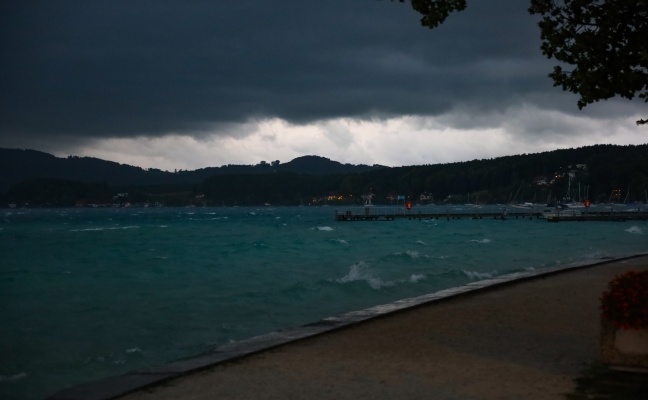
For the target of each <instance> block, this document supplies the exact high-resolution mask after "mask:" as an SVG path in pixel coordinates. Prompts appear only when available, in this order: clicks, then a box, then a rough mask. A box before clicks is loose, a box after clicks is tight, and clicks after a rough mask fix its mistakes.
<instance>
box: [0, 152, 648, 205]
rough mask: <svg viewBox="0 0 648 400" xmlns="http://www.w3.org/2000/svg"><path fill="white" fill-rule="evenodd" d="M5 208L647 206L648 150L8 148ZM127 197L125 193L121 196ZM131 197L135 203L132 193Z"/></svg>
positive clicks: (1, 199)
mask: <svg viewBox="0 0 648 400" xmlns="http://www.w3.org/2000/svg"><path fill="white" fill-rule="evenodd" d="M0 182H2V185H3V187H4V188H5V190H4V192H0V206H6V205H7V204H9V203H12V204H19V205H25V204H29V206H32V207H34V206H35V207H38V206H72V205H75V204H76V205H83V204H94V203H100V204H109V203H115V202H117V203H131V204H145V203H153V202H160V203H163V204H165V205H178V206H179V205H187V204H195V205H211V206H214V205H216V206H222V205H259V204H264V203H270V204H273V205H297V204H313V205H317V204H358V203H359V202H360V196H361V195H362V194H364V193H367V192H368V191H370V190H371V191H372V192H373V193H374V194H375V199H374V203H376V204H390V203H394V201H395V200H396V199H397V198H398V197H400V196H405V197H406V198H407V199H410V200H413V201H416V202H421V203H437V204H438V203H453V204H463V203H475V202H479V203H509V202H539V203H543V202H549V201H559V200H561V199H563V198H566V197H569V198H573V199H584V198H588V199H589V200H591V201H592V202H594V203H606V202H611V201H614V202H623V201H628V202H632V201H642V202H643V201H646V200H648V145H639V146H615V145H595V146H587V147H581V148H577V149H564V150H555V151H550V152H543V153H536V154H522V155H514V156H507V157H499V158H494V159H487V160H472V161H465V162H458V163H449V164H435V165H417V166H406V167H398V168H387V167H382V166H378V165H375V166H366V165H350V164H341V163H339V162H336V161H332V160H329V159H327V158H323V157H317V156H305V157H299V158H296V159H294V160H292V161H290V162H288V163H285V164H281V163H279V162H278V161H274V162H270V163H265V162H262V163H259V164H257V165H227V166H222V167H214V168H204V169H200V170H196V171H178V172H166V171H160V170H156V169H149V170H143V169H141V168H138V167H133V166H128V165H120V164H117V163H114V162H110V161H103V160H98V159H93V158H79V157H68V158H65V159H63V158H57V157H54V156H52V155H49V154H46V153H41V152H37V151H33V150H7V149H0ZM120 193H121V195H120ZM125 193H128V194H127V195H124V194H125Z"/></svg>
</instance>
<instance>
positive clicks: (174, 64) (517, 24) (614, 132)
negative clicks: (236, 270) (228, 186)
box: [0, 0, 645, 168]
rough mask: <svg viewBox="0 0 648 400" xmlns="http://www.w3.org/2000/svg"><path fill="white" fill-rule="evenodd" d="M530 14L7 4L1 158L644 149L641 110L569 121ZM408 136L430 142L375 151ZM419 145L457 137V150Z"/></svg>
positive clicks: (505, 5)
mask: <svg viewBox="0 0 648 400" xmlns="http://www.w3.org/2000/svg"><path fill="white" fill-rule="evenodd" d="M527 8H528V0H514V1H511V0H508V1H505V0H494V1H489V2H479V1H472V2H469V7H468V9H467V10H466V11H465V12H462V13H459V14H456V15H452V16H451V17H450V18H449V19H448V20H447V21H446V23H445V24H444V25H442V26H441V27H439V28H438V29H435V30H428V29H426V28H423V27H421V26H420V25H419V22H418V20H419V15H418V14H417V13H416V12H415V11H414V10H412V8H411V7H410V6H409V5H408V4H401V3H398V2H391V1H378V0H356V1H348V0H328V1H325V2H304V1H299V0H275V1H265V0H250V1H241V2H210V1H182V2H181V1H171V0H166V1H164V0H162V1H155V2H149V1H115V0H113V1H110V2H88V1H63V2H50V1H40V2H39V1H29V2H24V1H18V0H15V1H7V2H3V3H2V5H0V12H1V14H2V23H1V24H0V49H1V55H2V59H3V60H4V61H3V73H2V74H0V85H1V86H0V87H2V93H3V94H2V96H0V146H2V147H31V148H37V149H42V150H44V151H51V152H54V153H59V154H64V153H66V152H67V153H68V154H72V153H75V154H79V153H85V154H87V155H94V156H100V155H101V154H106V155H110V156H111V157H107V158H109V159H116V160H123V162H127V161H126V160H127V159H129V157H130V158H132V159H133V160H135V159H137V160H139V161H137V162H133V163H135V164H138V165H141V164H142V163H143V160H148V161H147V162H160V163H162V164H166V165H169V166H170V165H173V164H174V163H175V165H178V166H179V167H181V168H182V167H189V168H197V167H199V166H206V165H220V164H225V163H232V162H236V161H237V160H238V162H239V163H250V162H255V161H258V160H261V159H277V158H279V157H280V156H285V157H291V154H294V155H295V156H299V155H302V154H320V155H325V156H328V157H331V158H334V159H337V160H340V161H346V162H363V163H372V162H376V163H382V164H390V163H391V164H393V165H397V164H415V163H418V162H419V161H417V160H423V159H427V155H429V154H430V153H431V152H432V153H433V154H436V159H437V160H441V159H444V158H446V157H447V158H452V160H456V159H457V158H458V157H470V156H469V153H470V152H467V151H465V150H462V149H471V150H472V151H474V152H473V153H470V154H472V155H479V154H481V155H484V156H489V155H491V154H492V150H490V152H489V150H488V149H489V148H490V147H492V146H493V145H494V144H497V145H498V146H504V147H506V146H507V143H508V144H509V148H511V149H512V150H513V148H516V147H517V146H514V145H511V143H516V142H517V141H521V140H523V141H525V142H527V143H536V144H537V145H538V147H537V148H538V149H541V150H544V148H545V147H546V144H547V143H552V144H555V145H556V146H567V145H571V144H573V143H581V142H585V144H591V143H589V142H592V143H594V142H593V139H594V138H596V140H603V141H607V142H615V140H617V141H618V140H621V139H619V138H620V137H621V136H623V137H624V139H623V140H629V141H630V142H633V143H637V142H642V141H645V134H644V133H643V131H641V130H640V129H641V128H635V127H633V126H631V125H633V121H634V120H635V119H638V116H639V113H640V111H642V109H641V108H640V106H642V104H638V103H631V102H624V101H616V100H615V101H610V102H606V103H603V104H597V105H594V106H590V107H588V108H587V109H586V110H585V111H583V112H581V111H579V110H578V109H577V107H576V97H575V96H574V95H571V94H568V93H563V92H562V91H561V90H560V89H558V88H554V87H552V82H551V81H550V79H549V78H548V77H547V73H548V72H549V71H550V70H551V68H552V65H553V62H552V61H550V60H547V59H545V58H544V57H543V56H542V55H541V54H540V51H539V46H540V41H539V32H538V29H537V27H536V20H535V18H534V17H532V16H530V15H529V14H528V12H527V11H526V10H527ZM644 108H645V107H644ZM394 124H396V125H398V124H400V128H398V129H395V128H393V126H394ZM369 128H371V130H373V131H372V132H368V130H369ZM406 130H407V132H409V136H410V138H413V137H418V135H422V139H421V141H419V144H420V145H423V144H425V145H431V146H432V148H430V149H429V151H422V149H417V150H414V149H412V150H407V152H408V153H411V154H408V155H407V158H405V156H400V157H396V156H391V157H390V156H388V155H387V150H384V151H379V150H378V149H381V148H382V146H384V145H383V144H381V143H392V142H394V146H396V145H398V144H402V137H401V135H405V134H406V132H405V131H406ZM644 130H645V129H644ZM439 132H445V135H441V134H440V133H439ZM450 132H452V137H448V134H449V133H450ZM425 135H428V138H427V139H425V140H423V139H424V137H425ZM439 135H440V136H439ZM437 136H438V138H437ZM429 137H434V138H437V140H436V142H438V143H450V142H451V141H452V140H454V142H452V143H454V144H453V145H452V146H449V147H448V149H447V151H448V152H450V153H452V156H451V155H450V153H448V152H444V153H442V154H437V153H434V152H435V150H434V143H430V142H431V141H430V140H429ZM615 138H616V139H615ZM561 139H562V140H561ZM485 141H488V142H489V144H488V145H485V144H479V142H485ZM500 141H501V143H500ZM192 143H193V144H192ZM402 147H403V149H401V153H402V152H404V151H405V146H402ZM441 147H443V146H441ZM134 148H139V149H140V150H139V151H137V152H135V151H133V149H134ZM392 148H393V147H392ZM165 149H166V150H165ZM201 149H202V150H201ZM224 149H227V150H224ZM372 149H373V150H372ZM183 150H184V152H183ZM318 150H321V151H326V152H327V154H321V152H319V151H318ZM196 151H198V154H202V153H205V152H206V154H205V157H209V158H205V159H202V158H200V157H197V156H196ZM482 151H483V153H481V152H482ZM191 152H194V156H191ZM377 152H378V153H385V154H381V155H380V156H378V155H377ZM148 153H150V156H149V157H150V158H147V156H146V155H147V154H148ZM237 154H238V155H237ZM504 154H507V153H504ZM82 155H84V154H82ZM363 155H364V157H366V158H363ZM115 157H117V158H115ZM137 157H139V158H137ZM252 157H256V159H254V158H252ZM361 158H362V160H361ZM432 158H435V157H432ZM473 158H476V157H473ZM189 159H191V160H193V163H194V164H192V163H191V162H188V161H185V160H189ZM207 159H209V160H211V161H210V164H206V165H197V164H199V163H204V162H206V161H207ZM198 160H200V161H198ZM406 160H411V162H407V161H406ZM448 161H451V160H448ZM149 166H157V165H150V164H149Z"/></svg>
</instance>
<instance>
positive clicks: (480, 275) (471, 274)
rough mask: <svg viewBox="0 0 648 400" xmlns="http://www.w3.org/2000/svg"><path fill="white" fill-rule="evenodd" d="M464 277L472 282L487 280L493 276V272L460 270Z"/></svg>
mask: <svg viewBox="0 0 648 400" xmlns="http://www.w3.org/2000/svg"><path fill="white" fill-rule="evenodd" d="M461 272H463V273H464V274H466V276H467V277H468V278H470V279H474V280H480V279H489V278H492V277H493V275H494V272H477V271H466V270H461Z"/></svg>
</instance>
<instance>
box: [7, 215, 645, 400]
mask: <svg viewBox="0 0 648 400" xmlns="http://www.w3.org/2000/svg"><path fill="white" fill-rule="evenodd" d="M415 208H416V207H415ZM501 208H502V207H501V206H490V207H484V208H483V212H487V211H497V210H501ZM420 209H422V211H423V212H427V211H429V212H445V211H446V210H450V211H451V212H473V210H472V209H471V207H470V206H464V207H456V206H453V207H449V208H448V207H421V208H420ZM341 210H342V209H341ZM413 212H414V210H413ZM0 214H1V215H2V218H1V219H0V300H1V302H0V318H1V321H2V323H1V324H0V337H2V340H1V341H0V359H1V360H2V362H1V363H0V398H2V399H7V400H9V399H42V398H44V397H47V396H48V395H51V394H53V393H55V392H56V391H58V390H61V389H63V388H65V387H68V386H72V385H76V384H79V383H83V382H87V381H92V380H96V379H100V378H104V377H107V376H113V375H118V374H122V373H125V372H127V371H131V370H134V369H138V368H141V367H145V366H150V365H157V364H161V363H164V362H168V361H171V360H174V359H177V358H181V357H187V356H190V355H193V354H197V353H200V352H204V351H207V350H210V349H213V348H215V347H217V346H219V345H223V344H226V343H229V342H231V341H236V340H240V339H244V338H248V337H251V336H254V335H258V334H262V333H266V332H270V331H273V330H278V329H282V328H289V327H297V326H300V325H303V324H306V323H311V322H315V321H317V320H319V319H322V318H325V317H328V316H332V315H336V314H340V313H343V312H348V311H352V310H358V309H362V308H366V307H370V306H374V305H378V304H384V303H389V302H392V301H395V300H398V299H402V298H407V297H413V296H417V295H421V294H425V293H431V292H435V291H438V290H442V289H446V288H449V287H455V286H460V285H464V284H466V283H468V282H471V281H474V280H479V279H486V278H490V277H494V276H498V275H503V274H508V273H512V272H516V271H524V270H528V269H542V268H547V267H555V266H560V265H565V264H570V263H573V262H580V261H586V260H597V259H601V258H606V257H621V256H627V255H631V254H637V253H643V252H646V251H647V250H648V238H647V236H646V233H647V232H648V222H639V221H637V222H562V223H557V224H555V223H548V222H546V221H545V220H542V219H532V220H529V219H509V220H506V221H501V220H494V219H480V220H471V219H461V220H450V221H446V220H445V219H443V220H442V219H439V220H422V221H418V220H407V219H400V220H396V221H389V222H336V221H335V220H334V215H335V209H334V208H333V207H285V208H283V207H282V208H271V207H266V208H245V207H238V208H140V209H137V208H114V209H111V208H107V209H49V210H45V209H12V210H0Z"/></svg>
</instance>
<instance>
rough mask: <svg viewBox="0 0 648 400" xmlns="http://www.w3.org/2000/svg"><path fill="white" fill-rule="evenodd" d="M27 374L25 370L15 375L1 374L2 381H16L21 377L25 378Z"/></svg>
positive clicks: (0, 380)
mask: <svg viewBox="0 0 648 400" xmlns="http://www.w3.org/2000/svg"><path fill="white" fill-rule="evenodd" d="M26 377H27V374H26V373H24V372H21V373H18V374H15V375H0V382H14V381H19V380H21V379H25V378H26Z"/></svg>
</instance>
